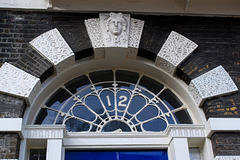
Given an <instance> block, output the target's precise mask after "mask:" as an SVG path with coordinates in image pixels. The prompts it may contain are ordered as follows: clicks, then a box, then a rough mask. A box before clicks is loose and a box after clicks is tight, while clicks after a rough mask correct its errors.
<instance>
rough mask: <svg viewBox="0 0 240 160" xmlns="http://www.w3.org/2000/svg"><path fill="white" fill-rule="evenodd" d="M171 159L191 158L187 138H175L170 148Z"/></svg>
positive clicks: (185, 159) (187, 159) (188, 159)
mask: <svg viewBox="0 0 240 160" xmlns="http://www.w3.org/2000/svg"><path fill="white" fill-rule="evenodd" d="M168 156H169V159H171V160H183V159H184V160H190V156H189V149H188V141H187V138H173V139H172V141H171V143H170V146H169V148H168Z"/></svg>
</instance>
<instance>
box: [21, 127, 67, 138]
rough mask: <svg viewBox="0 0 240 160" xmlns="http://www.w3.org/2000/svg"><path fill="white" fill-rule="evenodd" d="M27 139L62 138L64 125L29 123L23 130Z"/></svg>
mask: <svg viewBox="0 0 240 160" xmlns="http://www.w3.org/2000/svg"><path fill="white" fill-rule="evenodd" d="M23 132H24V133H23V135H24V138H27V139H56V138H63V137H64V132H65V126H63V125H53V126H52V125H29V126H26V128H25V130H24V131H23Z"/></svg>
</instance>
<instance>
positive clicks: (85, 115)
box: [72, 105, 96, 121]
mask: <svg viewBox="0 0 240 160" xmlns="http://www.w3.org/2000/svg"><path fill="white" fill-rule="evenodd" d="M72 112H73V115H74V116H76V117H78V118H81V119H84V120H87V121H94V120H95V118H96V116H95V114H93V113H92V112H91V111H90V110H88V108H87V107H85V106H83V105H78V106H75V107H74V108H73V109H72Z"/></svg>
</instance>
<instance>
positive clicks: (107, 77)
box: [35, 70, 192, 132]
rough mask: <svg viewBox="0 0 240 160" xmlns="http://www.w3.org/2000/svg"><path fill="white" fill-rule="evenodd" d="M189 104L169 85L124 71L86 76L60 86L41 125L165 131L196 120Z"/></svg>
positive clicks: (43, 111)
mask: <svg viewBox="0 0 240 160" xmlns="http://www.w3.org/2000/svg"><path fill="white" fill-rule="evenodd" d="M191 123H192V120H191V118H190V117H189V114H188V112H187V108H186V106H184V105H183V103H182V102H181V101H180V100H179V99H178V98H177V97H176V95H174V94H173V92H172V91H171V90H170V89H169V88H167V87H166V86H164V85H163V84H161V83H159V82H157V81H156V80H153V79H151V78H149V77H147V76H144V75H141V74H138V73H135V72H130V71H123V70H105V71H98V72H91V73H89V74H87V75H82V76H80V77H77V78H75V79H73V80H71V81H69V82H67V83H65V84H64V86H63V87H61V88H59V89H58V90H57V91H56V92H55V93H54V94H53V95H52V96H51V97H50V98H49V99H48V100H47V101H46V103H45V105H44V106H43V107H42V108H41V110H40V112H39V114H38V116H37V118H36V121H35V124H50V125H53V124H65V125H66V129H67V131H69V132H147V131H150V132H160V131H164V130H165V129H166V128H167V126H168V125H169V124H191Z"/></svg>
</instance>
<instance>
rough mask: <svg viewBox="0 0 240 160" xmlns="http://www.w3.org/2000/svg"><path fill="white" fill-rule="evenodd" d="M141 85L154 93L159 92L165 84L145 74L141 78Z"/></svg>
mask: <svg viewBox="0 0 240 160" xmlns="http://www.w3.org/2000/svg"><path fill="white" fill-rule="evenodd" d="M139 85H140V86H142V87H144V88H146V89H148V90H149V91H151V92H153V93H154V94H157V93H159V92H160V91H161V90H162V89H163V85H162V84H161V83H159V82H157V81H155V80H153V79H151V78H148V77H145V76H143V77H142V78H141V80H140V83H139Z"/></svg>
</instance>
